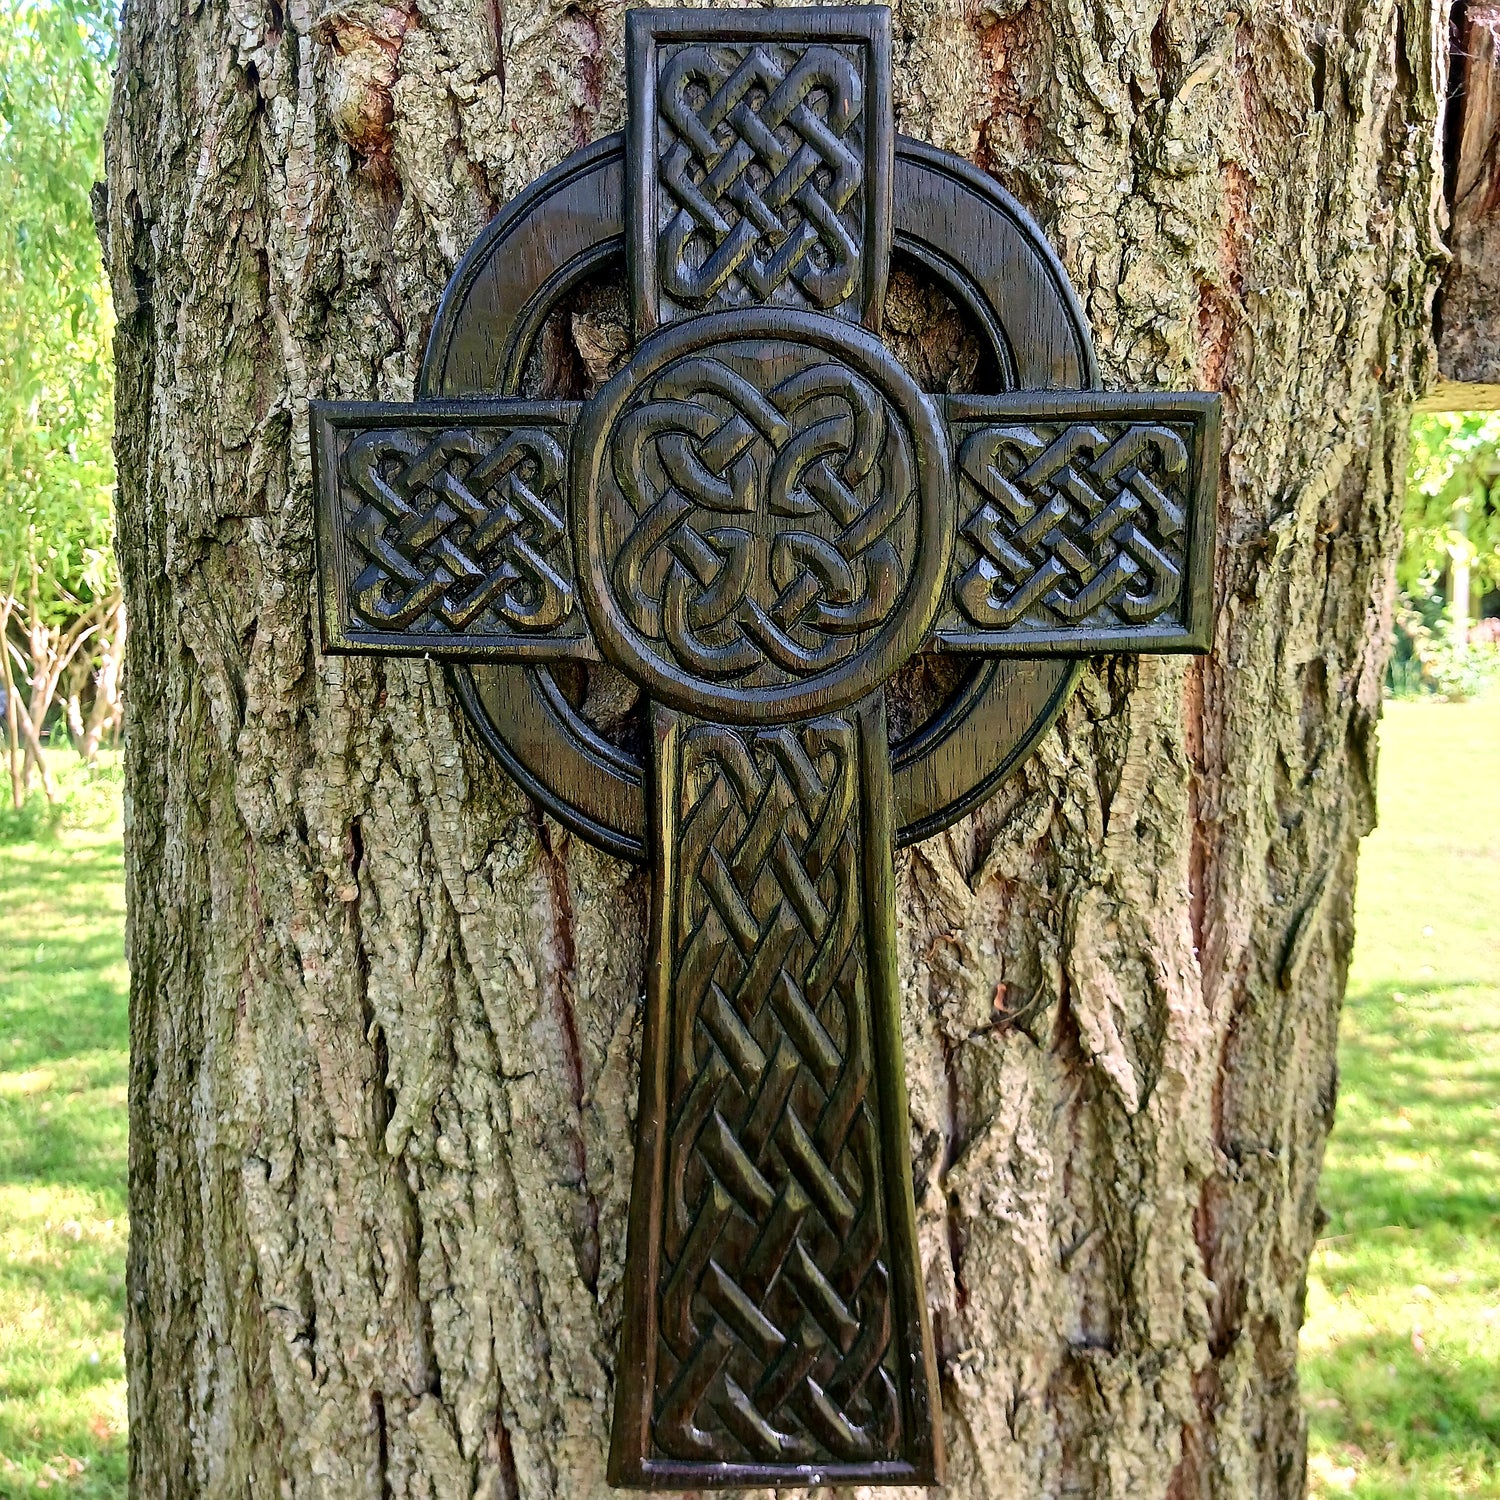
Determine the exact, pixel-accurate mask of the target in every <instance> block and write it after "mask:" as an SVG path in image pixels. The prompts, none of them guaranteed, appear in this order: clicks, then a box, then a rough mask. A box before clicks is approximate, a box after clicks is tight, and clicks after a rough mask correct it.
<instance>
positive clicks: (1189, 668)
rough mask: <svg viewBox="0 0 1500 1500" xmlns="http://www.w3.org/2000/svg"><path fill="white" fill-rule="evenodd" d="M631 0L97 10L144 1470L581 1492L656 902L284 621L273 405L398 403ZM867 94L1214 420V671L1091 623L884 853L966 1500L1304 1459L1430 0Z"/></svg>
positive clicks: (1422, 208) (1368, 4) (393, 674)
mask: <svg viewBox="0 0 1500 1500" xmlns="http://www.w3.org/2000/svg"><path fill="white" fill-rule="evenodd" d="M622 15H623V10H622V9H621V8H620V7H618V6H613V5H611V6H607V7H590V8H587V9H584V8H579V7H577V6H567V7H563V6H556V7H551V8H549V7H544V6H538V5H536V4H535V3H533V0H518V3H513V4H509V5H506V6H504V7H500V6H497V5H495V4H493V3H492V0H442V3H434V4H431V5H426V6H423V7H421V8H417V7H416V6H415V4H414V3H413V0H346V3H344V4H343V5H342V6H341V7H340V6H335V8H332V9H329V10H327V11H324V12H322V13H314V11H313V10H311V9H310V8H308V7H306V6H305V5H303V4H301V3H300V0H295V3H292V4H290V5H287V6H286V7H285V8H283V0H236V3H234V4H230V3H227V0H193V3H191V4H189V5H178V4H176V3H167V0H131V3H130V4H128V5H127V8H126V12H125V16H124V21H123V28H124V29H123V38H122V43H121V54H120V68H119V76H118V81H117V85H116V98H115V106H114V114H113V121H112V124H111V128H110V137H109V169H108V170H109V182H108V201H107V206H106V209H105V213H104V222H105V226H106V229H105V235H106V242H107V253H108V260H109V266H110V271H111V275H112V277H113V282H114V292H115V299H116V305H117V309H118V314H119V331H118V334H117V357H118V361H119V390H118V398H117V410H118V437H117V447H118V457H119V473H120V485H119V533H118V534H119V548H120V562H121V569H122V573H123V577H124V582H125V589H126V599H127V605H128V609H129V613H130V621H131V629H130V635H129V645H128V676H129V682H130V703H129V711H128V717H127V768H128V769H127V778H128V828H129V849H128V856H127V860H128V881H129V904H130V924H129V952H130V960H131V968H132V1000H131V1024H132V1035H133V1049H134V1050H133V1061H132V1074H131V1090H130V1107H131V1128H132V1133H131V1186H130V1191H131V1204H132V1238H131V1250H130V1267H129V1322H128V1332H127V1352H128V1362H129V1370H130V1412H131V1471H132V1482H133V1494H134V1495H135V1496H136V1497H138V1500H156V1497H160V1500H189V1497H196V1496H214V1497H218V1496H230V1495H233V1496H243V1495H256V1496H272V1495H278V1496H280V1495H287V1496H297V1497H313V1496H317V1497H322V1500H343V1497H354V1496H361V1497H364V1496H368V1497H371V1500H376V1497H386V1496H388V1497H393V1500H406V1497H419V1496H432V1497H441V1500H451V1497H464V1500H467V1497H470V1496H473V1497H476V1500H498V1497H513V1496H522V1497H525V1500H544V1497H553V1496H556V1497H559V1500H596V1497H599V1496H602V1495H603V1494H604V1493H605V1492H606V1490H605V1485H604V1479H603V1467H604V1452H605V1443H606V1435H607V1429H608V1420H609V1411H610V1401H611V1393H612V1388H613V1373H614V1372H613V1364H614V1359H615V1347H616V1336H617V1332H618V1328H619V1323H620V1316H621V1306H620V1302H621V1291H620V1286H621V1265H622V1258H623V1253H624V1225H625V1208H626V1203H627V1200H628V1194H629V1188H630V1167H631V1159H632V1122H633V1113H634V1108H635V1089H636V1074H635V1063H636V1049H637V1046H638V1018H639V1004H640V998H639V997H640V993H641V989H642V948H643V943H644V926H645V922H644V903H645V887H644V883H643V880H642V877H641V875H640V874H639V873H638V872H637V871H636V870H634V869H633V868H631V867H630V866H628V865H625V864H622V863H620V862H618V861H616V860H615V859H613V858H610V857H607V856H605V855H603V854H600V853H597V852H595V851H594V850H592V849H590V848H588V847H586V846H585V845H583V844H582V843H581V842H580V841H579V840H577V839H576V838H571V837H569V836H568V835H567V834H566V833H565V832H564V831H563V830H562V829H560V828H559V827H558V826H556V825H554V824H553V823H551V822H550V821H549V820H547V819H546V818H544V817H542V816H541V815H540V814H539V813H538V812H537V811H535V810H534V809H533V808H532V807H530V806H529V805H528V804H527V803H526V801H525V800H524V799H523V797H522V796H521V794H520V793H519V792H518V791H517V790H516V788H515V787H514V786H513V785H512V783H511V782H510V781H508V780H507V778H506V776H505V774H504V773H503V772H502V771H501V770H500V769H499V767H498V766H497V765H496V764H495V763H494V762H493V761H492V760H490V759H489V758H488V757H487V753H486V752H485V750H484V749H483V747H482V746H481V745H480V743H479V741H478V739H477V737H476V736H475V734H474V733H473V732H472V731H471V730H470V729H469V727H468V724H467V721H466V720H465V719H464V718H463V716H462V714H461V712H460V709H459V705H458V703H457V701H456V699H455V697H454V696H453V695H452V694H451V693H450V691H449V689H448V687H447V686H446V681H445V678H444V676H443V674H442V673H441V672H440V671H439V670H438V669H437V668H436V667H435V666H430V665H428V664H425V663H422V662H404V661H390V662H388V663H385V664H381V663H379V662H373V661H370V660H347V659H344V660H340V659H324V658H322V657H320V656H319V655H318V654H317V651H316V649H315V645H314V641H313V637H312V634H311V625H312V620H313V613H312V608H311V603H310V598H311V578H312V564H313V559H312V551H311V530H312V510H311V493H310V475H309V456H308V443H307V432H308V419H307V402H308V399H309V398H310V397H321V396H328V397H334V396H337V397H376V398H383V399H392V398H403V397H408V396H409V395H410V394H411V390H412V382H413V378H414V375H415V372H416V369H417V365H418V361H419V359H420V354H421V350H422V347H423V342H424V339H425V336H426V333H427V330H428V328H429V326H430V323H431V320H432V317H433V313H434V309H435V306H436V302H437V298H438V295H439V292H440V291H441V289H442V286H443V283H444V280H445V279H446V277H447V275H448V273H449V271H450V270H451V269H452V267H453V265H454V264H455V262H456V261H457V259H458V257H459V256H460V255H461V254H462V253H463V251H464V250H465V248H466V247H467V246H468V244H469V243H470V241H471V240H472V239H473V237H474V236H475V234H476V233H477V232H478V230H479V229H480V227H481V226H482V225H483V224H484V223H485V222H486V220H487V219H488V218H489V217H490V216H491V215H492V214H493V213H494V212H495V210H496V208H497V207H498V206H499V205H500V204H502V203H503V202H504V201H505V200H506V199H507V198H509V197H510V196H511V195H513V194H514V193H515V192H516V191H517V190H518V189H520V188H521V187H522V186H524V185H525V184H526V182H528V181H529V180H530V179H531V178H532V177H534V176H535V175H536V174H537V173H538V172H540V171H541V170H542V169H544V168H546V167H548V166H551V165H552V164H553V163H555V162H556V161H558V160H559V159H560V158H561V157H562V156H563V155H565V154H566V153H567V152H568V151H569V150H571V149H572V148H574V147H575V146H577V145H580V144H582V143H583V142H585V141H586V140H588V139H591V138H593V137H596V136H598V135H600V134H602V133H604V132H606V131H608V130H611V129H614V128H616V127H617V126H618V125H619V124H620V123H621V117H622V68H623V59H622V42H621V36H622ZM896 20H897V25H896V28H895V30H896V38H897V42H896V51H897V56H896V80H897V120H898V125H899V127H900V128H901V129H903V130H904V131H905V132H907V133H908V134H911V135H915V136H918V137H921V138H924V139H927V140H931V141H933V142H935V143H937V144H938V145H940V146H944V147H947V148H950V149H954V150H957V151H960V152H962V153H965V154H968V155H970V156H971V157H972V158H973V159H975V160H977V161H978V162H979V163H981V164H982V165H983V166H985V167H987V168H989V169H990V170H991V171H992V172H994V173H995V174H996V176H997V177H998V178H999V179H1000V181H1001V182H1003V183H1004V184H1005V185H1006V186H1007V187H1009V188H1010V189H1011V190H1012V191H1014V192H1015V193H1016V194H1017V195H1018V196H1019V197H1020V198H1021V199H1022V200H1023V202H1025V203H1026V204H1027V206H1028V207H1030V208H1031V209H1032V210H1033V212H1034V213H1035V214H1036V215H1037V217H1038V218H1039V219H1040V220H1041V222H1042V223H1043V226H1044V227H1045V228H1046V230H1047V231H1048V233H1049V234H1050V235H1051V236H1052V237H1053V238H1054V240H1055V242H1056V244H1057V245H1058V247H1059V249H1060V251H1061V253H1062V256H1063V259H1064V260H1065V262H1066V263H1067V265H1068V267H1069V270H1070V272H1071V274H1072V276H1073V278H1074V281H1075V283H1076V284H1077V286H1078V288H1079V289H1080V293H1081V295H1082V296H1083V298H1084V301H1085V304H1086V307H1087V311H1088V316H1089V319H1090V322H1091V324H1092V326H1093V329H1094V332H1095V336H1096V339H1097V343H1098V349H1099V354H1100V363H1101V367H1102V369H1103V370H1104V372H1105V378H1106V381H1107V383H1108V384H1110V385H1111V386H1116V385H1142V386H1153V387H1163V388H1179V389H1182V388H1189V389H1190V388H1194V387H1204V388H1208V389H1217V390H1222V391H1224V392H1225V393H1226V397H1227V413H1226V416H1227V423H1226V433H1225V437H1226V457H1225V467H1224V488H1223V498H1222V510H1221V515H1220V531H1219V534H1220V538H1221V557H1220V565H1219V574H1218V583H1217V587H1218V596H1219V617H1218V625H1217V632H1216V636H1215V646H1214V652H1213V655H1212V656H1211V657H1209V658H1207V659H1204V660H1195V661H1182V660H1160V661H1142V662H1140V663H1139V664H1138V665H1132V664H1127V663H1125V662H1123V661H1120V660H1110V659H1098V660H1096V661H1094V662H1092V663H1091V664H1090V665H1089V669H1088V671H1087V672H1086V674H1085V676H1084V678H1083V683H1082V686H1081V688H1080V690H1079V692H1078V693H1077V695H1076V696H1075V698H1074V699H1073V701H1072V703H1071V706H1070V707H1069V708H1068V710H1067V711H1066V713H1065V715H1064V716H1063V718H1062V719H1061V721H1060V722H1059V724H1058V726H1057V727H1056V728H1055V729H1054V730H1053V731H1051V732H1050V733H1049V734H1048V735H1047V736H1046V738H1045V740H1044V742H1043V744H1042V746H1041V748H1040V750H1039V751H1038V752H1037V753H1036V754H1035V755H1034V756H1033V757H1032V759H1031V760H1030V762H1029V763H1028V764H1027V765H1026V766H1025V768H1024V769H1023V770H1022V771H1021V772H1019V773H1018V774H1017V775H1015V776H1014V777H1012V779H1011V780H1010V781H1009V782H1008V783H1007V784H1006V785H1005V786H1004V787H1003V788H1002V789H1001V791H1000V792H999V794H998V795H996V796H995V798H994V799H993V800H992V801H991V802H990V803H989V804H988V805H987V806H986V807H984V808H983V809H982V810H981V811H979V812H978V813H976V814H975V815H973V816H972V817H970V818H968V819H967V820H965V821H964V822H963V823H961V824H959V825H958V826H957V827H956V828H955V829H953V830H952V831H950V832H949V833H947V834H945V835H942V836H940V837H937V838H935V839H932V840H929V841H928V842H926V843H924V844H921V845H919V846H917V847H916V848H914V849H913V850H911V851H910V852H909V853H908V854H906V855H903V856H901V858H900V861H899V868H898V874H899V880H900V889H901V917H900V920H901V944H902V951H903V955H904V957H903V961H902V983H903V1007H904V1015H903V1024H904V1028H905V1038H906V1047H907V1073H908V1079H909V1082H910V1093H911V1114H912V1151H913V1155H914V1160H915V1163H916V1183H917V1200H918V1216H919V1220H920V1225H921V1233H922V1243H923V1251H924V1256H925V1264H926V1275H927V1288H928V1296H929V1300H930V1304H931V1307H932V1310H933V1314H934V1321H935V1325H936V1334H937V1339H938V1347H939V1357H940V1364H941V1371H942V1380H943V1389H942V1395H943V1403H944V1420H945V1424H946V1429H947V1442H948V1449H949V1454H950V1460H949V1469H950V1476H949V1491H950V1493H951V1494H952V1495H954V1496H956V1497H964V1500H969V1497H976V1500H977V1497H1002V1496H1004V1497H1012V1496H1032V1495H1076V1496H1084V1497H1098V1496H1119V1497H1122V1500H1123V1497H1125V1496H1130V1497H1132V1500H1139V1497H1150V1496H1161V1497H1167V1496H1170V1497H1174V1500H1188V1497H1196V1496H1209V1495H1212V1496H1243V1497H1246V1500H1249V1497H1257V1500H1259V1497H1266V1496H1293V1495H1297V1494H1299V1493H1300V1492H1301V1489H1302V1486H1303V1457H1304V1424H1303V1419H1302V1416H1301V1412H1300V1409H1299V1404H1298V1393H1297V1381H1296V1352H1297V1333H1298V1327H1299V1324H1300V1322H1301V1317H1302V1301H1303V1287H1304V1277H1305V1273H1306V1267H1307V1261H1308V1255H1309V1252H1310V1250H1311V1247H1312V1243H1313V1239H1314V1236H1315V1233H1316V1230H1317V1223H1318V1208H1317V1200H1316V1193H1317V1181H1318V1170H1319V1166H1320V1164H1321V1160H1322V1154H1323V1145H1324V1140H1325V1137H1326V1135H1327V1131H1328V1128H1329V1125H1330V1123H1331V1120H1332V1115H1333V1106H1334V1093H1335V1064H1334V1041H1335V1029H1336V1023H1337V1019H1338V1011H1339V1003H1340V999H1341V996H1342V992H1343V987H1344V977H1345V971H1346V966H1347V961H1348V956H1349V948H1350V943H1351V940H1352V935H1353V934H1352V922H1351V916H1352V907H1351V902H1352V893H1353V884H1354V866H1355V854H1356V849H1357V846H1358V841H1359V838H1360V836H1361V835H1362V834H1363V833H1365V832H1366V831H1367V830H1368V829H1369V828H1370V826H1371V823H1372V820H1373V816H1374V802H1373V774H1374V751H1375V724H1376V719H1377V716H1378V713H1379V707H1380V685H1381V678H1382V673H1383V669H1384V665H1385V652H1386V645H1385V641H1386V635H1387V630H1388V626H1389V614H1390V596H1391V578H1392V567H1393V560H1394V552H1395V547H1396V543H1397V518H1398V512H1399V505H1398V500H1399V483H1400V478H1399V476H1400V475H1401V473H1402V472H1403V469H1404V453H1405V441H1406V438H1405V433H1406V425H1407V411H1408V407H1409V404H1410V401H1411V399H1412V397H1413V395H1414V393H1415V391H1416V389H1417V388H1418V385H1419V382H1420V378H1421V377H1422V375H1423V374H1424V372H1425V368H1426V363H1427V359H1428V356H1427V339H1428V333H1427V330H1428V322H1429V315H1430V302H1431V289H1432V284H1433V280H1434V277H1435V275H1436V270H1437V264H1438V259H1439V256H1440V249H1439V247H1438V245H1437V242H1436V239H1435V228H1434V224H1435V213H1436V210H1435V204H1436V201H1437V198H1436V194H1437V192H1438V189H1439V187H1440V183H1439V166H1438V117H1439V103H1438V101H1439V98H1440V96H1441V93H1442V88H1443V84H1444V76H1443V74H1444V69H1445V66H1446V61H1445V59H1446V51H1445V49H1446V41H1445V38H1446V26H1445V20H1444V18H1443V17H1442V16H1441V15H1439V14H1438V13H1436V12H1435V11H1434V10H1433V9H1431V8H1429V7H1428V6H1427V5H1425V4H1421V3H1417V0H1350V3H1348V4H1343V5H1335V4H1333V3H1332V0H1290V3H1288V4H1285V5H1273V4H1270V3H1268V0H1246V3H1237V4H1235V5H1234V6H1233V7H1231V6H1230V5H1228V4H1227V3H1225V0H1181V3H1173V4H1171V5H1168V6H1163V5H1161V4H1160V3H1154V4H1153V3H1151V0H1115V3H1110V4H1104V3H1100V0H1029V3H1028V0H977V3H976V4H975V5H974V6H973V7H972V8H968V9H965V8H963V7H961V6H959V5H957V4H956V3H946V4H944V3H933V0H908V3H906V4H905V5H904V6H903V7H902V8H901V9H900V10H899V11H898V13H897V18H896Z"/></svg>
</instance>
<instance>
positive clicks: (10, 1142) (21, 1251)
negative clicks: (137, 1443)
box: [0, 777, 129, 1497]
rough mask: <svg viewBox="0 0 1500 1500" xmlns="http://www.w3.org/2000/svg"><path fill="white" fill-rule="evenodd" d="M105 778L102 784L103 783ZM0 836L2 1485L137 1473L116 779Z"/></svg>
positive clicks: (69, 1485)
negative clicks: (128, 1361) (55, 820)
mask: <svg viewBox="0 0 1500 1500" xmlns="http://www.w3.org/2000/svg"><path fill="white" fill-rule="evenodd" d="M101 782H102V784H103V790H104V792H105V793H107V794H108V795H107V798H106V799H105V800H103V801H102V802H101V800H100V797H99V795H98V792H99V785H100V783H101ZM90 790H91V797H90V798H89V799H86V800H85V801H83V802H82V803H80V804H70V805H69V807H68V809H67V812H66V816H65V818H64V819H63V820H62V822H61V825H60V826H56V827H48V828H46V829H44V830H43V832H42V834H41V835H40V836H37V837H35V838H29V837H28V838H25V839H22V840H19V841H17V840H12V841H10V842H5V841H3V840H0V909H3V910H4V912H5V922H4V925H3V929H0V1496H3V1497H9V1496H12V1495H20V1494H27V1495H30V1494H34V1493H36V1492H37V1491H38V1490H39V1489H57V1490H60V1491H62V1492H64V1493H66V1494H68V1495H72V1496H97V1497H104V1496H111V1497H113V1496H119V1495H121V1494H123V1493H124V1483H125V1366H124V1347H123V1343H122V1336H121V1329H122V1326H123V1323H124V1311H125V1250H126V1243H127V1238H128V1225H127V1219H126V1200H125V1171H126V1084H127V1079H128V1072H129V1058H128V1052H127V1046H126V993H127V985H128V974H127V970H126V966H125V961H124V942H123V917H124V903H123V891H122V884H123V867H122V863H121V858H120V843H119V839H120V828H119V811H118V800H117V798H118V778H117V777H114V778H107V777H106V778H98V779H96V780H95V781H94V782H92V783H91V787H90Z"/></svg>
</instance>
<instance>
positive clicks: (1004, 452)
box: [953, 421, 1192, 631]
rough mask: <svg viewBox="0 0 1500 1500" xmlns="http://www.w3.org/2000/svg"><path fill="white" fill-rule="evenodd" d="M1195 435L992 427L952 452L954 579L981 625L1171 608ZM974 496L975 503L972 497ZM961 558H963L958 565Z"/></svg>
mask: <svg viewBox="0 0 1500 1500" xmlns="http://www.w3.org/2000/svg"><path fill="white" fill-rule="evenodd" d="M1191 440H1192V438H1191V433H1189V434H1188V435H1187V439H1186V440H1185V439H1184V436H1183V435H1181V434H1179V433H1178V432H1176V431H1174V430H1173V429H1172V428H1171V427H1169V426H1166V425H1159V424H1132V423H1124V422H1113V423H1112V422H1108V421H1081V422H1072V423H1052V424H1046V423H1038V424H1035V425H1030V426H1019V425H1018V426H1007V427H988V428H982V429H981V430H979V431H977V432H975V433H973V434H972V435H970V436H969V437H968V438H967V439H965V441H964V442H963V445H962V447H961V448H960V450H959V460H958V463H959V471H960V474H961V487H962V495H963V501H964V504H965V506H966V507H968V506H973V508H972V510H970V511H969V513H968V519H967V520H966V521H965V522H964V523H963V525H962V526H961V527H960V530H959V535H960V537H961V539H962V540H963V542H966V543H967V544H968V545H969V547H970V548H971V549H972V553H971V555H972V556H973V561H972V563H971V564H969V565H968V566H967V567H966V568H964V569H963V571H962V572H961V573H960V575H959V577H958V579H957V582H956V583H955V584H954V589H953V592H954V598H955V601H956V602H957V604H958V606H959V608H960V610H961V611H962V612H963V614H964V615H965V616H967V618H968V619H969V620H970V621H972V622H973V623H974V624H975V625H978V626H981V627H983V628H986V629H995V630H1006V629H1012V628H1019V629H1040V630H1048V629H1058V628H1068V629H1072V630H1075V631H1081V630H1087V629H1093V628H1100V627H1103V628H1108V627H1111V626H1116V627H1118V626H1137V627H1138V626H1142V625H1146V624H1149V623H1152V622H1156V621H1159V620H1161V619H1162V617H1164V616H1167V615H1168V614H1170V613H1172V612H1173V610H1174V606H1176V605H1177V604H1178V602H1179V599H1180V596H1181V593H1182V580H1183V572H1184V569H1185V567H1186V549H1187V527H1186V515H1187V508H1188V505H1189V503H1190V496H1189V494H1188V493H1187V489H1186V486H1187V484H1188V483H1189V480H1190V474H1189V462H1188V460H1189V452H1190V449H1189V444H1190V442H1191ZM976 500H977V502H978V503H977V505H974V502H975V501H976ZM960 565H961V566H962V564H960Z"/></svg>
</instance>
